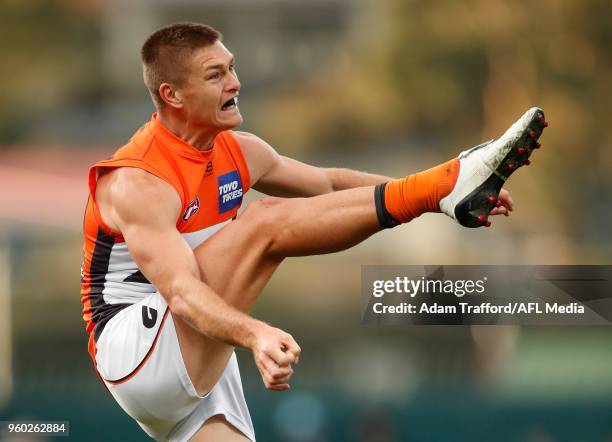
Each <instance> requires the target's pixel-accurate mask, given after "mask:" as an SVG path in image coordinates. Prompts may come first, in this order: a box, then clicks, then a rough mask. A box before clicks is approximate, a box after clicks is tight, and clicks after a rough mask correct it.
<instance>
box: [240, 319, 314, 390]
mask: <svg viewBox="0 0 612 442" xmlns="http://www.w3.org/2000/svg"><path fill="white" fill-rule="evenodd" d="M251 350H252V351H253V357H254V359H255V364H256V365H257V368H258V369H259V373H260V374H261V378H262V380H263V383H264V385H265V386H266V388H267V389H268V390H274V391H284V390H288V389H289V388H290V387H289V383H288V382H289V378H290V377H291V375H292V374H293V368H292V366H293V365H295V364H297V363H298V360H299V357H300V353H301V351H302V350H301V349H300V346H299V345H297V343H296V342H295V340H294V339H293V337H292V336H291V335H290V334H288V333H285V332H284V331H282V330H281V329H278V328H274V327H270V326H269V325H267V324H265V323H261V328H260V329H259V330H258V331H257V332H256V337H255V343H254V345H253V348H252V349H251Z"/></svg>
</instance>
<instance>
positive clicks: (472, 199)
mask: <svg viewBox="0 0 612 442" xmlns="http://www.w3.org/2000/svg"><path fill="white" fill-rule="evenodd" d="M546 126H548V123H547V122H546V120H545V118H544V112H543V111H542V109H540V108H537V107H532V108H531V109H529V110H528V111H527V112H525V114H524V115H523V116H522V117H521V118H519V119H518V121H517V122H516V123H514V124H513V125H512V126H510V129H508V130H507V131H506V133H504V134H503V135H502V136H501V137H500V138H498V139H497V140H491V141H487V142H486V143H483V144H480V145H478V146H476V147H473V148H471V149H468V150H466V151H464V152H461V153H460V154H459V157H458V158H459V176H458V177H457V182H456V183H455V187H453V190H452V191H451V193H449V194H448V195H447V196H445V197H444V198H442V199H441V200H440V210H441V211H442V212H444V213H446V214H447V215H448V216H450V217H451V218H453V219H454V220H456V221H457V222H458V223H459V224H461V225H462V226H465V227H481V226H486V227H489V226H490V225H491V222H490V221H489V220H488V216H489V212H491V210H492V209H493V208H494V207H495V206H496V204H497V197H498V195H499V191H500V190H501V188H502V186H503V185H504V182H505V181H506V180H507V179H508V178H509V177H510V175H512V173H513V172H514V171H515V170H517V169H518V168H519V167H521V166H524V165H529V164H530V161H529V156H530V155H531V152H532V151H533V150H534V149H539V148H540V143H539V142H538V138H540V136H541V135H542V131H543V130H544V128H545V127H546Z"/></svg>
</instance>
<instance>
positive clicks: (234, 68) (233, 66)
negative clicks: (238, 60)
mask: <svg viewBox="0 0 612 442" xmlns="http://www.w3.org/2000/svg"><path fill="white" fill-rule="evenodd" d="M229 70H230V71H231V72H234V71H235V70H236V64H235V63H232V64H230V66H229Z"/></svg>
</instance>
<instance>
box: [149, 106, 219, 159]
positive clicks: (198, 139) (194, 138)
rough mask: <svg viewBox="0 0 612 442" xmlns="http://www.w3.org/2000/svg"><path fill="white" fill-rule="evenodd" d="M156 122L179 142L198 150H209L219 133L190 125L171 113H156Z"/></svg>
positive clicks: (216, 130)
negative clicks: (178, 139)
mask: <svg viewBox="0 0 612 442" xmlns="http://www.w3.org/2000/svg"><path fill="white" fill-rule="evenodd" d="M157 119H158V121H159V122H160V123H161V124H163V125H164V126H165V127H166V128H167V129H168V130H169V131H170V132H172V133H173V134H174V135H176V136H177V137H179V138H180V139H181V140H183V141H185V142H186V143H188V144H190V145H192V146H193V147H195V148H196V149H198V150H201V151H203V150H210V149H212V148H213V145H214V144H215V138H216V137H217V134H218V133H219V132H220V131H219V130H218V129H214V128H206V127H201V126H197V125H195V124H191V122H190V121H189V119H185V118H184V117H182V116H179V115H176V114H175V113H173V112H164V111H163V110H159V111H158V112H157Z"/></svg>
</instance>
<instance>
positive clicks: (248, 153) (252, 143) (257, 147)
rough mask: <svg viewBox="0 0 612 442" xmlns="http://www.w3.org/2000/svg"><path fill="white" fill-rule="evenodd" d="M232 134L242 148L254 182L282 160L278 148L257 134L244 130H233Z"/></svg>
mask: <svg viewBox="0 0 612 442" xmlns="http://www.w3.org/2000/svg"><path fill="white" fill-rule="evenodd" d="M232 135H233V137H234V138H235V139H236V141H237V142H238V144H239V145H240V148H241V149H242V153H243V155H244V158H245V160H246V162H247V165H248V167H249V172H250V173H251V180H252V183H253V184H255V183H256V182H257V181H258V180H259V178H261V177H262V176H263V175H265V174H266V173H267V172H268V171H269V170H270V169H271V168H273V167H274V165H275V164H276V163H277V162H278V161H280V155H279V154H278V153H277V152H276V150H274V148H273V147H272V146H270V145H269V144H268V143H267V142H266V141H264V140H263V139H261V138H260V137H258V136H257V135H255V134H252V133H249V132H242V131H232Z"/></svg>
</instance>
